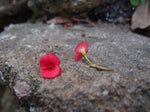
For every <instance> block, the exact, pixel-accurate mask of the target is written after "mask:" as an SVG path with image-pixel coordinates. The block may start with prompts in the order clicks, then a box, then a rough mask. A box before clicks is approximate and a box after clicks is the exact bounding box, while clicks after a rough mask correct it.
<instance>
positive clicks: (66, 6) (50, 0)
mask: <svg viewBox="0 0 150 112" xmlns="http://www.w3.org/2000/svg"><path fill="white" fill-rule="evenodd" d="M114 1H116V0H28V7H30V8H31V9H32V10H33V12H34V13H35V14H36V15H46V16H52V15H51V14H63V15H64V14H65V16H67V15H70V14H73V13H82V12H87V11H89V10H91V9H92V8H95V7H97V6H98V5H103V4H104V3H112V2H114Z"/></svg>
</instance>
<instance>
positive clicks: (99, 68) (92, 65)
mask: <svg viewBox="0 0 150 112" xmlns="http://www.w3.org/2000/svg"><path fill="white" fill-rule="evenodd" d="M90 67H92V68H96V69H98V70H103V71H114V70H113V69H110V68H105V67H102V66H97V65H95V64H90Z"/></svg>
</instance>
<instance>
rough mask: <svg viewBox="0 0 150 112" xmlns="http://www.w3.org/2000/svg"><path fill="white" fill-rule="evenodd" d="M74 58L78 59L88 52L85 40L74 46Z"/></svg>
mask: <svg viewBox="0 0 150 112" xmlns="http://www.w3.org/2000/svg"><path fill="white" fill-rule="evenodd" d="M75 52H76V54H75V57H74V58H75V60H76V61H78V60H80V59H81V58H82V57H83V54H85V53H87V52H88V44H87V43H86V42H80V43H79V44H78V45H77V46H76V48H75Z"/></svg>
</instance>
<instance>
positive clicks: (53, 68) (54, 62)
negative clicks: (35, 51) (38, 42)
mask: <svg viewBox="0 0 150 112" xmlns="http://www.w3.org/2000/svg"><path fill="white" fill-rule="evenodd" d="M39 64H40V67H41V70H40V73H41V75H42V76H43V77H44V78H55V77H58V76H59V75H60V73H61V68H60V67H59V65H60V60H59V58H58V57H57V56H56V55H54V54H50V53H48V54H46V55H44V56H42V57H41V59H40V62H39Z"/></svg>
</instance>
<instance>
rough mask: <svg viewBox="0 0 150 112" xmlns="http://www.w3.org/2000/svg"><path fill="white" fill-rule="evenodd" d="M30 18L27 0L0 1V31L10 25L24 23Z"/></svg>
mask: <svg viewBox="0 0 150 112" xmlns="http://www.w3.org/2000/svg"><path fill="white" fill-rule="evenodd" d="M30 16H31V10H29V8H28V7H27V0H0V31H1V30H3V28H4V27H5V26H7V25H9V24H10V23H16V22H17V23H20V22H24V21H26V20H27V18H29V17H30Z"/></svg>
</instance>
